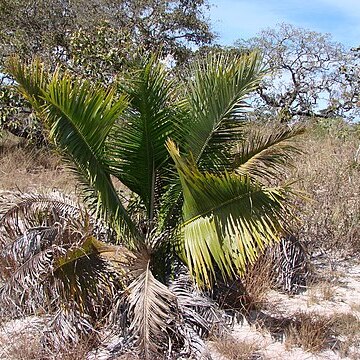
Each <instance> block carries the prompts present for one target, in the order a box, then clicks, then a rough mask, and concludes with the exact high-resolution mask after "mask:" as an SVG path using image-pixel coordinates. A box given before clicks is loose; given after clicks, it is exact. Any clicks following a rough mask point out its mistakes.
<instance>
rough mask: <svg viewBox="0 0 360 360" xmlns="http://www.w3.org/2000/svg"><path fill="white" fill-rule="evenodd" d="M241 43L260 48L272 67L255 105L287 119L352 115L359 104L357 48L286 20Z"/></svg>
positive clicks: (259, 108)
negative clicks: (290, 23) (288, 22)
mask: <svg viewBox="0 0 360 360" xmlns="http://www.w3.org/2000/svg"><path fill="white" fill-rule="evenodd" d="M237 46H238V47H240V48H241V49H255V48H256V49H259V50H260V51H261V52H262V54H263V56H264V62H265V64H266V66H267V67H268V69H269V70H270V73H269V75H268V76H267V77H266V78H264V80H263V81H262V83H261V85H260V87H259V89H258V94H259V97H257V98H256V100H255V101H254V106H255V107H256V108H257V111H258V112H259V113H264V112H265V114H266V113H271V114H274V115H277V116H280V118H282V119H283V120H289V119H292V118H294V117H299V116H300V117H302V116H310V117H313V116H317V117H336V116H340V117H349V118H351V117H352V116H355V115H356V114H357V113H358V110H359V106H358V105H359V81H358V74H359V72H358V71H359V70H358V66H357V62H358V60H357V58H356V52H355V51H353V50H350V49H347V48H346V47H345V46H343V45H341V44H339V43H337V42H335V41H333V40H332V38H331V36H330V35H329V34H321V33H317V32H315V31H310V30H306V29H302V28H298V27H295V26H293V25H289V24H282V25H280V26H278V27H277V28H274V29H267V30H264V31H262V32H260V34H259V35H258V36H256V37H254V38H252V39H249V40H241V41H238V42H237Z"/></svg>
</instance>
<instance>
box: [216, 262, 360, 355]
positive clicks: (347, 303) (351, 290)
mask: <svg viewBox="0 0 360 360" xmlns="http://www.w3.org/2000/svg"><path fill="white" fill-rule="evenodd" d="M318 275H319V279H320V280H319V281H318V282H317V283H314V284H313V285H310V286H309V289H308V290H306V291H305V292H303V293H302V294H299V295H293V296H289V295H286V294H282V293H279V292H276V291H271V292H270V294H269V295H268V303H267V305H266V309H264V310H262V311H261V313H255V314H251V316H250V317H249V318H248V320H244V322H243V324H238V325H235V326H234V329H233V330H232V332H231V333H230V336H231V338H233V339H234V340H236V341H239V342H245V343H249V344H254V345H255V347H256V348H257V349H258V350H257V351H255V352H254V354H253V356H252V357H249V358H248V359H258V360H260V359H261V360H316V359H317V360H335V359H344V360H347V359H354V360H355V359H360V348H355V347H351V348H350V349H349V351H348V354H347V356H345V355H344V354H341V352H340V351H339V345H336V344H339V342H338V341H340V342H341V341H345V340H346V339H345V338H341V337H340V338H336V339H334V340H335V342H334V345H333V346H331V345H329V349H327V350H323V351H321V352H317V353H311V352H307V351H304V350H303V349H302V348H300V347H293V346H291V347H290V349H289V347H287V346H286V342H287V341H286V340H287V339H286V333H285V334H282V335H280V336H274V330H273V329H272V326H271V320H270V323H268V324H267V326H265V328H264V327H262V328H261V329H259V326H256V325H255V324H254V323H256V319H261V318H264V319H265V321H267V320H266V319H268V320H269V319H289V318H293V317H294V315H295V314H296V313H298V312H302V313H309V314H314V315H316V314H320V315H324V316H328V317H332V316H336V315H338V314H351V315H354V316H356V317H357V318H358V319H359V320H360V261H355V260H348V261H342V262H336V261H333V262H332V265H331V266H329V265H327V266H324V265H322V266H320V274H318ZM254 319H255V321H253V320H254ZM273 323H276V321H273ZM275 335H276V334H275ZM277 335H278V334H277ZM359 335H360V334H359ZM340 346H341V345H340ZM209 347H210V349H211V350H212V353H213V354H214V356H213V357H214V358H215V359H216V360H233V359H231V358H230V357H226V356H223V355H221V354H219V353H218V352H216V351H214V346H212V344H211V343H210V345H209ZM233 358H236V357H233ZM238 359H243V358H242V357H240V356H239V357H238Z"/></svg>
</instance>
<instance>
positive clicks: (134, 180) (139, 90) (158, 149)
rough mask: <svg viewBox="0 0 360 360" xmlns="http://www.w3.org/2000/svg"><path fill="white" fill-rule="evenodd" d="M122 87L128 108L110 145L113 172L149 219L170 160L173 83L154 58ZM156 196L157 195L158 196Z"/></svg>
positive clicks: (132, 74) (152, 213) (152, 214)
mask: <svg viewBox="0 0 360 360" xmlns="http://www.w3.org/2000/svg"><path fill="white" fill-rule="evenodd" d="M131 76H132V77H131V79H130V80H127V81H124V82H123V83H122V84H121V89H122V90H123V91H125V93H126V94H128V96H129V101H130V106H129V107H128V108H127V110H126V111H125V112H124V113H123V114H122V117H121V120H122V122H121V123H120V124H119V127H118V129H117V130H116V131H114V133H113V135H112V139H111V141H110V142H109V147H110V149H111V150H110V152H111V155H112V157H113V162H112V171H113V174H114V175H115V176H117V177H118V178H119V179H120V180H121V182H122V183H124V184H125V185H126V186H128V187H129V189H130V190H132V191H134V192H135V193H137V194H138V195H139V196H140V198H141V199H142V201H143V203H144V205H145V207H146V209H147V214H148V218H149V219H150V221H152V219H153V217H154V207H155V201H156V199H155V195H156V193H159V192H160V191H161V188H159V187H157V188H156V186H157V185H158V182H157V180H158V179H159V177H162V179H164V175H165V174H166V169H167V164H168V163H169V160H170V157H169V154H168V152H167V151H166V148H165V141H166V139H167V137H168V136H169V135H171V134H172V132H173V128H174V127H173V122H174V114H175V111H174V106H173V105H172V104H171V99H172V96H173V94H172V92H173V90H172V85H173V83H172V82H169V81H168V80H167V77H166V76H167V73H166V71H165V69H164V67H163V66H162V65H161V64H155V63H154V59H151V60H150V61H148V62H147V63H146V64H145V65H144V66H143V68H141V69H140V70H138V71H136V72H135V73H131ZM158 195H159V194H158Z"/></svg>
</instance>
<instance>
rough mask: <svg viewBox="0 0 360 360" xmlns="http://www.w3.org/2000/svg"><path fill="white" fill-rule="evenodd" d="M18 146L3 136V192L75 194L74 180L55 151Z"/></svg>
mask: <svg viewBox="0 0 360 360" xmlns="http://www.w3.org/2000/svg"><path fill="white" fill-rule="evenodd" d="M17 142H18V140H16V139H13V138H10V137H9V136H4V137H3V138H2V139H1V141H0V178H1V182H0V190H20V191H22V192H28V191H37V192H39V191H40V192H41V191H43V190H49V189H51V190H52V189H59V190H62V191H65V192H72V191H74V189H75V184H76V182H75V180H74V177H73V176H72V175H71V174H70V173H69V171H68V170H66V169H65V167H64V166H63V164H62V161H61V159H60V157H59V156H57V155H56V154H55V152H54V151H51V150H49V149H36V148H34V147H30V146H25V145H24V144H22V143H17Z"/></svg>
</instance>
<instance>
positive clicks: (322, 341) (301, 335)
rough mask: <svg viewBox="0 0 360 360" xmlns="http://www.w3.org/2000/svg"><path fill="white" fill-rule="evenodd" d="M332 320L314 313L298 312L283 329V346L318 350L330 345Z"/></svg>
mask: <svg viewBox="0 0 360 360" xmlns="http://www.w3.org/2000/svg"><path fill="white" fill-rule="evenodd" d="M332 325H333V320H332V319H331V318H329V317H326V316H323V315H319V314H316V313H304V312H298V313H297V314H295V316H294V320H293V321H292V323H291V324H290V325H289V327H288V328H287V329H286V330H285V348H286V349H287V350H288V349H290V348H291V347H294V346H300V347H302V348H303V349H304V350H305V351H309V352H312V353H317V352H320V351H322V350H324V349H326V348H328V347H331V341H332V340H333V335H334V332H333V329H332Z"/></svg>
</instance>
